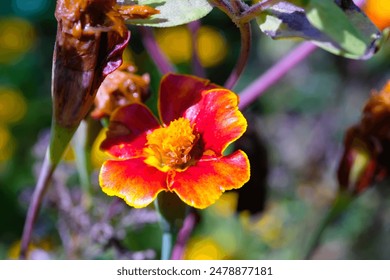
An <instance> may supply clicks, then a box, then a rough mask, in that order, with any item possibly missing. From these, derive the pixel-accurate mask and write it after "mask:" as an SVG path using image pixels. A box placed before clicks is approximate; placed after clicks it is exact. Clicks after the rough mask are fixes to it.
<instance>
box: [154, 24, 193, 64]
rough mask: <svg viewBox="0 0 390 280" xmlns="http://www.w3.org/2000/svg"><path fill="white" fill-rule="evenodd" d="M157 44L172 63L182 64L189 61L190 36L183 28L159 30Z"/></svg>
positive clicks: (190, 49)
mask: <svg viewBox="0 0 390 280" xmlns="http://www.w3.org/2000/svg"><path fill="white" fill-rule="evenodd" d="M156 40H157V44H158V45H159V46H160V48H161V49H162V51H163V52H164V53H165V54H166V55H167V56H168V58H169V59H170V60H171V61H172V62H173V63H184V62H188V61H189V60H190V59H191V52H192V46H191V35H190V32H189V31H188V29H187V28H186V27H184V26H176V27H171V28H164V29H159V30H158V32H157V33H156Z"/></svg>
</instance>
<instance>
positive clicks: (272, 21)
mask: <svg viewBox="0 0 390 280" xmlns="http://www.w3.org/2000/svg"><path fill="white" fill-rule="evenodd" d="M306 2H307V3H306V4H304V2H303V1H299V5H294V4H292V3H290V2H286V1H283V2H280V3H278V4H276V5H274V6H272V7H270V8H269V9H267V10H266V11H265V12H264V13H263V14H262V15H260V16H259V17H258V18H257V22H258V24H259V27H260V29H261V30H262V31H263V32H264V33H265V34H267V35H268V36H270V37H271V38H273V39H284V38H303V39H305V40H309V41H312V42H313V43H314V44H316V45H318V46H319V47H321V48H323V49H325V50H327V51H329V52H331V53H334V54H337V55H341V56H345V57H348V58H353V59H368V58H370V57H371V56H372V55H373V54H374V53H375V52H376V51H377V50H378V48H379V47H380V45H381V44H382V42H383V41H384V40H382V37H383V36H382V34H381V33H380V31H379V30H378V29H377V28H376V26H375V25H374V24H373V23H372V22H371V21H370V20H369V19H368V18H367V16H366V15H364V14H363V13H362V11H361V10H360V9H359V8H358V7H357V6H356V5H355V4H354V3H353V2H352V1H351V0H344V1H332V0H325V1H324V0H310V1H306Z"/></svg>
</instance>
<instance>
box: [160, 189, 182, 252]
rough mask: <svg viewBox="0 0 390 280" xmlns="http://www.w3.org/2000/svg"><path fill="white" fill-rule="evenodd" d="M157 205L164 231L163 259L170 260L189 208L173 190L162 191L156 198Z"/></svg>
mask: <svg viewBox="0 0 390 280" xmlns="http://www.w3.org/2000/svg"><path fill="white" fill-rule="evenodd" d="M155 207H156V210H157V212H158V213H159V217H160V226H161V229H162V233H163V235H162V243H161V259H162V260H169V259H170V258H171V255H172V249H173V245H174V244H175V243H176V239H177V234H178V232H179V229H180V228H181V227H182V225H183V221H184V218H185V216H186V214H187V212H188V208H187V206H186V205H185V204H184V203H183V202H182V201H181V200H180V198H179V197H178V196H177V195H176V194H174V193H171V192H161V193H160V194H159V196H158V197H157V199H156V200H155Z"/></svg>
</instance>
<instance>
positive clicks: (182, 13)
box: [127, 0, 213, 27]
mask: <svg viewBox="0 0 390 280" xmlns="http://www.w3.org/2000/svg"><path fill="white" fill-rule="evenodd" d="M138 4H139V5H148V6H152V7H154V8H156V9H157V10H159V11H160V13H159V14H157V15H154V16H151V17H150V18H148V19H133V20H128V21H127V23H129V24H137V25H145V26H153V27H170V26H176V25H181V24H185V23H188V22H191V21H195V20H197V19H200V18H202V17H204V16H206V15H207V14H208V13H209V12H211V10H212V9H213V7H212V6H211V5H210V4H209V2H208V1H207V0H169V1H168V0H139V1H138Z"/></svg>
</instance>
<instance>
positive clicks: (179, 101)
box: [158, 74, 218, 124]
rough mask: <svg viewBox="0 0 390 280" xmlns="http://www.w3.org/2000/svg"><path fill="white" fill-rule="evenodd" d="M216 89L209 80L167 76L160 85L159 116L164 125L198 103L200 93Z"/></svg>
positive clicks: (184, 76) (187, 76) (174, 75)
mask: <svg viewBox="0 0 390 280" xmlns="http://www.w3.org/2000/svg"><path fill="white" fill-rule="evenodd" d="M213 88H218V86H217V85H215V84H212V83H210V81H209V80H206V79H201V78H198V77H195V76H189V75H180V74H167V75H165V76H164V77H163V78H162V80H161V84H160V92H159V95H160V96H159V104H158V105H159V114H160V119H161V120H162V121H163V123H165V124H169V123H170V122H171V121H173V120H175V119H178V118H180V117H182V116H183V113H184V112H185V110H186V109H187V108H189V107H191V106H192V105H194V104H196V103H198V102H199V101H200V99H201V98H202V91H204V90H209V89H213Z"/></svg>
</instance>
